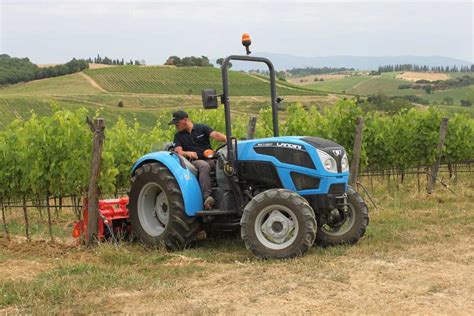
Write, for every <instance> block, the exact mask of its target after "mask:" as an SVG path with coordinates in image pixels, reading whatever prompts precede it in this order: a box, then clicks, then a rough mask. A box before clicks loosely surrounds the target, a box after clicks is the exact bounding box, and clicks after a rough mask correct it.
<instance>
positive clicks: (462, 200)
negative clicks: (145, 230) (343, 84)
mask: <svg viewBox="0 0 474 316" xmlns="http://www.w3.org/2000/svg"><path fill="white" fill-rule="evenodd" d="M361 180H362V182H363V183H364V184H365V186H366V187H369V184H368V181H367V179H366V178H362V179H361ZM415 182H416V179H415V178H410V177H407V179H406V181H405V183H404V184H403V185H400V188H399V190H395V189H394V187H392V188H390V191H388V190H387V187H386V181H385V182H384V181H380V182H377V181H376V182H375V186H374V190H373V191H372V195H373V198H374V199H375V201H376V203H377V204H378V207H379V209H378V210H375V209H374V208H373V207H372V205H370V204H369V208H370V216H371V222H370V225H369V227H368V230H367V232H366V235H365V236H364V237H363V238H362V239H361V240H360V241H359V242H358V243H357V244H356V245H353V246H340V247H331V248H319V247H313V248H312V249H311V250H310V251H309V252H308V253H307V254H306V255H305V256H304V257H302V258H298V259H292V260H284V261H279V260H268V261H261V260H258V259H256V258H255V257H253V256H252V255H251V254H250V253H249V252H248V251H247V250H246V249H245V247H244V245H243V243H242V242H241V241H240V240H239V239H224V240H216V239H211V240H200V241H199V242H198V243H197V244H196V245H195V246H194V247H191V248H189V249H186V250H184V251H179V252H166V251H164V250H162V249H156V250H151V249H146V248H143V247H142V246H141V245H139V244H126V243H124V244H122V245H120V246H119V247H115V246H113V245H111V244H108V243H104V244H100V245H99V246H98V247H96V248H93V249H85V248H81V247H75V246H72V245H71V244H70V242H67V241H65V240H64V239H63V241H62V242H60V243H56V244H51V243H45V242H41V241H38V240H37V239H35V241H33V242H32V243H31V244H28V243H24V242H20V241H19V237H17V238H16V239H15V241H12V242H6V240H5V238H0V249H1V252H0V254H1V255H0V263H1V265H2V267H5V268H4V269H5V270H4V272H5V273H2V275H1V276H0V311H1V312H6V313H12V312H18V313H44V312H48V313H98V312H107V313H118V312H120V313H149V312H156V311H157V310H160V312H163V313H186V314H189V313H190V314H208V313H237V314H241V313H264V312H272V313H273V312H277V311H278V310H279V311H280V312H286V311H288V312H289V311H290V310H291V311H293V312H294V311H299V312H304V311H305V310H311V311H315V310H316V311H323V309H321V310H320V307H318V306H319V304H322V303H323V302H325V303H326V304H331V305H332V310H333V311H335V312H344V311H347V308H348V306H347V304H340V303H338V302H339V301H340V300H341V299H342V300H343V301H345V302H347V299H348V298H351V300H349V301H350V302H351V303H350V307H351V310H352V311H353V312H357V313H359V312H360V313H363V312H366V313H377V312H378V311H380V309H381V308H384V310H385V311H386V312H387V313H392V312H402V313H425V312H431V313H433V312H435V313H445V312H447V311H450V312H454V313H462V312H463V311H465V308H466V306H467V305H469V304H470V303H469V297H472V294H473V293H474V286H473V285H472V284H473V283H472V267H473V266H474V260H473V259H474V247H473V246H472V245H473V242H474V240H473V237H474V236H473V235H472V230H473V229H474V194H473V192H474V182H473V181H472V179H470V178H468V177H467V176H466V177H464V178H463V179H461V180H459V183H458V184H454V183H452V188H453V189H454V191H455V192H456V195H454V194H452V193H450V192H449V191H447V190H446V189H444V188H443V187H441V186H437V191H436V192H435V193H434V194H432V195H427V194H426V193H424V192H421V193H417V192H416V184H415ZM392 184H393V182H392ZM19 218H21V216H20V217H19ZM7 219H8V220H9V221H11V220H12V219H13V217H12V215H10V214H9V213H8V212H7ZM32 220H33V221H34V220H36V218H35V217H34V216H33V215H32ZM70 220H72V219H70ZM10 227H11V226H10ZM434 293H441V295H442V296H433V294H434ZM236 300H237V301H239V302H241V303H242V304H237V305H236V304H235V301H236ZM420 301H423V302H425V303H426V304H423V305H420V304H419V302H420ZM288 302H290V303H288ZM294 302H298V303H297V304H294ZM401 304H403V305H401ZM466 304H467V305H466ZM323 305H324V304H323Z"/></svg>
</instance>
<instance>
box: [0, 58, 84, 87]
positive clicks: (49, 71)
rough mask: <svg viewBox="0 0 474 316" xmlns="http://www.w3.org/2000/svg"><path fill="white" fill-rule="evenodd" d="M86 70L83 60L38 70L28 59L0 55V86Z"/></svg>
mask: <svg viewBox="0 0 474 316" xmlns="http://www.w3.org/2000/svg"><path fill="white" fill-rule="evenodd" d="M87 68H89V63H88V62H87V61H86V60H83V59H75V58H73V59H72V60H71V61H69V62H67V63H65V64H62V65H55V66H50V67H43V68H40V67H38V66H37V65H36V64H34V63H32V62H31V61H30V60H29V59H28V58H16V57H10V56H9V55H7V54H2V55H0V85H2V84H14V83H18V82H27V81H31V80H35V79H43V78H49V77H57V76H63V75H67V74H72V73H75V72H79V71H82V70H84V69H87Z"/></svg>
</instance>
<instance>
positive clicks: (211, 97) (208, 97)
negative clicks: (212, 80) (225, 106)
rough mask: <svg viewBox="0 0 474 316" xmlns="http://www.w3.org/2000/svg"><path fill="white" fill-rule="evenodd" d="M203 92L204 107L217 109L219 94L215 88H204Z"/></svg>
mask: <svg viewBox="0 0 474 316" xmlns="http://www.w3.org/2000/svg"><path fill="white" fill-rule="evenodd" d="M201 94H202V106H203V107H204V109H206V110H208V109H217V106H218V104H217V94H216V90H215V89H204V90H202V91H201Z"/></svg>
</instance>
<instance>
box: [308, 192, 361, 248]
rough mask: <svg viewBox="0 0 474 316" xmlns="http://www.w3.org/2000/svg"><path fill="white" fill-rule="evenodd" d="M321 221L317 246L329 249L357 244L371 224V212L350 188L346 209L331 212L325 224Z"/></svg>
mask: <svg viewBox="0 0 474 316" xmlns="http://www.w3.org/2000/svg"><path fill="white" fill-rule="evenodd" d="M322 222H323V221H321V220H319V223H320V225H321V226H320V227H318V234H317V235H316V244H318V245H320V246H323V247H327V246H335V245H342V244H355V243H356V242H357V241H358V240H359V239H360V238H361V237H362V236H363V235H364V233H365V230H366V229H367V226H368V224H369V210H368V208H367V204H365V202H364V200H363V199H362V197H361V196H360V194H359V193H358V192H357V191H355V190H354V189H353V188H352V187H350V186H349V188H348V190H347V206H346V208H345V209H334V210H331V211H330V213H329V215H328V217H327V220H326V221H325V222H326V223H325V224H321V223H322Z"/></svg>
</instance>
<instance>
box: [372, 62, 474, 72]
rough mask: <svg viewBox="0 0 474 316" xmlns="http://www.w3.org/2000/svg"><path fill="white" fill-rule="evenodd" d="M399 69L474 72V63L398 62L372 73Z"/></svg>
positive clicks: (381, 67)
mask: <svg viewBox="0 0 474 316" xmlns="http://www.w3.org/2000/svg"><path fill="white" fill-rule="evenodd" d="M398 71H413V72H429V71H431V72H474V64H473V65H471V66H460V67H458V66H456V65H453V66H451V67H449V66H445V67H444V66H432V67H429V66H427V65H413V64H397V65H385V66H379V67H378V69H377V71H376V72H372V74H381V73H382V72H398Z"/></svg>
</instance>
